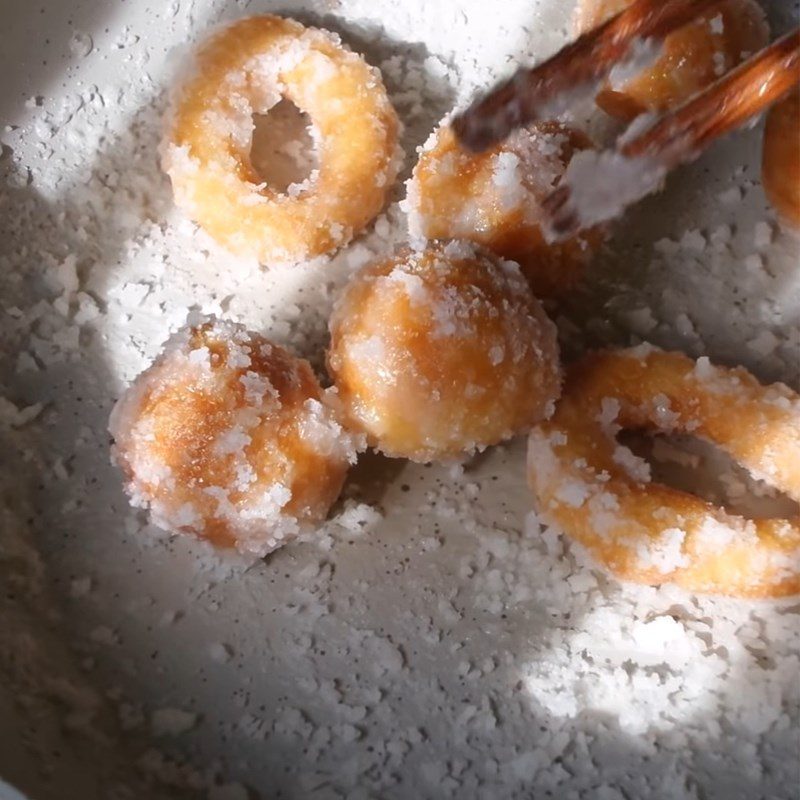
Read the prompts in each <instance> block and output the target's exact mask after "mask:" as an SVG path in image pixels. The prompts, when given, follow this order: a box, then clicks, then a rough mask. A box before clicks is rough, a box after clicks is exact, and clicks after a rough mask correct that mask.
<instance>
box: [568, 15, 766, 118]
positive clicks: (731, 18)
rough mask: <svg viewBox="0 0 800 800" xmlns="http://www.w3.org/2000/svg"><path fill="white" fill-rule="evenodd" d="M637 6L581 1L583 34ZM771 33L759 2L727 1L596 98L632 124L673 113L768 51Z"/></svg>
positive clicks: (612, 81)
mask: <svg viewBox="0 0 800 800" xmlns="http://www.w3.org/2000/svg"><path fill="white" fill-rule="evenodd" d="M632 3H633V0H580V3H579V5H578V12H577V15H576V27H577V29H578V32H579V33H583V32H585V31H588V30H591V29H592V28H595V27H597V26H598V25H600V24H601V23H602V22H605V21H606V20H607V19H609V18H610V17H612V16H614V15H615V14H618V13H619V12H620V11H622V10H623V9H625V8H627V7H628V6H630V5H631V4H632ZM768 41H769V28H768V26H767V22H766V18H765V16H764V12H763V11H762V10H761V7H760V6H759V5H758V3H757V2H756V1H755V0H727V2H725V3H724V4H723V5H720V6H717V7H715V8H712V9H711V10H710V11H708V12H706V13H705V14H701V15H700V16H698V18H697V19H696V20H695V21H693V22H691V23H690V24H688V25H685V26H684V27H683V28H680V29H679V30H677V31H674V32H673V33H671V34H670V35H669V36H667V37H666V39H665V40H664V46H663V50H662V52H661V54H660V55H659V56H658V58H657V60H656V61H655V63H653V64H650V65H649V66H647V67H645V68H644V69H642V70H639V71H634V74H633V76H632V75H631V72H632V70H631V69H630V68H628V67H625V66H621V67H620V69H619V70H618V71H617V73H616V74H615V73H614V72H612V74H611V78H610V80H609V83H608V85H607V86H606V87H605V88H603V89H602V90H601V91H600V93H599V94H598V95H597V104H598V105H599V106H600V107H601V108H602V109H603V110H604V111H606V112H607V113H609V114H611V115H612V116H614V117H618V118H620V119H624V120H631V119H633V118H634V117H637V116H638V115H639V114H642V113H644V112H646V111H653V112H662V111H666V110H667V109H670V108H674V107H675V106H678V105H680V104H681V103H683V102H685V101H686V100H688V99H689V98H690V97H691V96H692V95H694V94H697V92H700V91H702V90H703V89H705V88H707V87H708V86H710V85H711V84H712V83H714V81H716V80H717V79H718V78H719V77H720V76H721V75H724V74H725V73H726V72H728V71H729V70H731V69H732V68H733V67H735V66H736V65H737V64H740V63H741V62H742V61H744V60H745V59H746V58H747V56H749V55H752V54H753V53H755V52H757V51H758V50H761V49H762V48H763V47H766V45H767V42H768Z"/></svg>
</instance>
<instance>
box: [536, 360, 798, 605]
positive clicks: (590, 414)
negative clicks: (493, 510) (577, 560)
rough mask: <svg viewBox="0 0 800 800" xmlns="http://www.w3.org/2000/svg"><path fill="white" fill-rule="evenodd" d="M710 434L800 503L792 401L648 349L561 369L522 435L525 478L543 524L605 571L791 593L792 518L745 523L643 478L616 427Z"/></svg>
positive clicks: (794, 572)
mask: <svg viewBox="0 0 800 800" xmlns="http://www.w3.org/2000/svg"><path fill="white" fill-rule="evenodd" d="M620 426H621V427H623V428H640V429H641V428H643V429H648V430H651V431H660V432H686V433H690V434H692V435H694V436H697V437H699V438H702V439H705V440H707V441H710V442H712V443H714V444H716V445H717V446H719V447H720V448H721V449H722V450H724V451H725V452H727V453H728V454H729V455H730V456H731V457H733V458H734V459H735V460H736V461H738V462H739V463H740V464H742V465H743V466H744V467H746V468H747V469H748V470H749V471H750V472H751V474H752V475H753V476H754V477H757V478H760V479H764V480H766V481H768V482H769V483H770V484H772V485H773V486H774V487H775V488H777V489H779V490H780V491H782V492H784V493H785V494H786V495H788V496H789V497H791V498H792V499H793V500H798V501H800V397H799V396H798V395H797V394H795V393H794V392H793V391H791V390H790V389H789V388H787V387H786V386H784V385H783V384H773V385H771V386H763V385H761V384H760V383H759V382H758V381H757V380H756V379H755V378H754V377H753V376H752V375H751V374H750V373H748V372H747V371H746V370H744V369H742V368H738V369H725V368H722V367H713V366H711V365H710V363H709V362H708V359H700V360H698V361H697V363H695V362H693V361H692V360H691V359H689V358H687V357H686V356H684V355H682V354H679V353H666V352H663V351H660V350H657V349H655V348H651V347H649V346H646V345H645V346H641V347H639V348H635V349H632V350H626V351H625V350H624V351H618V352H599V353H595V354H592V355H590V356H588V357H586V358H585V359H583V360H582V361H581V362H579V363H577V364H575V365H574V366H573V367H572V368H571V369H570V370H569V372H568V377H567V381H566V386H565V392H564V395H563V397H562V400H561V401H560V403H559V405H558V407H557V409H556V413H555V415H554V416H553V418H552V419H551V420H549V421H547V422H543V423H540V424H539V425H538V426H537V427H536V428H535V429H534V431H533V433H532V434H531V437H530V443H529V451H528V480H529V482H530V485H531V488H532V489H533V492H534V495H535V497H536V501H537V505H538V507H539V509H540V511H541V512H542V513H543V515H544V517H545V519H546V520H549V521H552V522H553V523H555V524H557V525H558V526H560V527H561V528H563V530H564V531H565V533H566V534H567V535H568V536H570V537H571V538H573V539H575V540H577V541H578V542H580V543H581V544H582V545H584V546H585V547H586V548H587V549H588V550H589V551H590V552H591V553H592V554H593V555H594V557H595V558H596V559H597V560H598V561H599V562H600V563H601V564H602V565H604V566H605V567H606V568H607V569H608V570H609V571H610V572H612V573H613V574H614V575H616V576H617V577H618V578H621V579H623V580H629V581H634V582H637V583H646V584H660V583H665V582H672V583H676V584H678V585H680V586H683V587H684V588H686V589H689V590H691V591H696V592H710V593H715V594H722V595H729V596H738V597H780V596H786V595H792V594H797V593H798V592H800V517H798V518H792V519H755V520H747V519H744V518H743V517H739V516H736V515H733V514H730V513H728V512H726V511H725V510H724V509H722V508H720V507H718V506H716V505H714V504H712V503H709V502H706V501H704V500H702V499H700V498H698V497H696V496H695V495H691V494H688V493H686V492H682V491H679V490H677V489H674V488H671V487H669V486H665V485H662V484H659V483H651V482H650V480H649V469H647V467H648V466H649V465H647V464H646V462H643V461H642V460H640V459H638V458H637V457H636V456H634V455H633V453H631V451H630V450H628V449H627V448H624V447H622V446H621V445H619V444H618V443H617V442H616V441H615V434H616V432H617V431H618V430H619V427H620Z"/></svg>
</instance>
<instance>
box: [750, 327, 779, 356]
mask: <svg viewBox="0 0 800 800" xmlns="http://www.w3.org/2000/svg"><path fill="white" fill-rule="evenodd" d="M780 343H781V340H780V339H778V337H777V336H775V334H774V333H772V332H771V331H768V330H763V331H761V332H760V333H759V334H758V336H756V337H755V339H751V340H750V341H749V342H748V343H747V347H748V349H749V350H751V351H752V352H753V353H755V354H756V355H757V356H760V357H761V358H766V357H767V356H769V355H772V354H773V353H774V352H775V350H777V348H778V346H779V345H780Z"/></svg>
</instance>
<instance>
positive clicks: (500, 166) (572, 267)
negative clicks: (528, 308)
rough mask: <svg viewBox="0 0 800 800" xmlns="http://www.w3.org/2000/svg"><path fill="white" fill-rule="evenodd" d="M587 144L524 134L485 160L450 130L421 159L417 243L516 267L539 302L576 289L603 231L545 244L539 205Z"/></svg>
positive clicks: (438, 134)
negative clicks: (473, 252)
mask: <svg viewBox="0 0 800 800" xmlns="http://www.w3.org/2000/svg"><path fill="white" fill-rule="evenodd" d="M591 146H592V145H591V142H590V141H589V139H588V137H586V136H585V135H584V134H583V133H580V132H579V131H577V130H574V129H571V128H567V127H566V126H564V125H561V124H559V123H556V122H549V123H544V124H540V125H533V126H531V127H530V128H527V129H520V130H517V131H515V132H514V133H513V134H511V136H509V137H508V138H507V139H506V140H505V141H504V142H503V143H502V144H499V145H495V146H494V147H492V148H490V149H489V150H487V151H486V152H483V153H471V152H469V151H467V150H464V149H463V148H462V147H461V146H460V145H459V144H458V141H457V140H456V137H455V135H454V133H453V131H452V129H451V128H450V126H449V125H447V124H443V125H442V126H441V127H439V128H438V129H437V130H436V131H434V133H433V134H432V136H431V137H430V139H429V140H428V142H427V143H426V144H425V145H424V147H423V148H422V150H421V152H420V156H419V161H418V162H417V165H416V166H415V167H414V173H413V175H412V177H411V179H410V180H409V181H408V184H407V197H406V200H405V201H404V207H405V208H406V210H407V211H408V215H409V230H410V232H411V235H412V237H414V238H418V239H465V240H468V241H471V242H474V243H476V244H479V245H482V246H484V247H486V248H488V249H489V250H491V251H492V252H494V253H496V254H497V255H499V256H501V257H502V258H506V259H510V260H512V261H516V262H517V263H518V264H519V265H520V268H521V269H522V272H523V274H524V275H525V277H526V278H527V279H528V281H529V282H530V284H531V288H532V289H533V291H534V294H536V296H537V297H546V296H554V295H558V294H560V293H563V292H564V291H566V290H568V289H570V288H571V287H573V286H574V285H575V284H576V283H577V282H578V280H579V279H580V278H581V276H582V275H583V272H584V269H585V267H586V265H587V264H588V263H589V261H591V259H592V256H593V255H594V253H595V251H596V250H597V248H598V247H599V246H600V244H601V243H602V241H603V232H602V229H600V228H594V229H591V230H588V231H582V232H581V233H579V234H578V235H577V236H575V237H573V238H572V239H569V240H567V241H566V242H561V243H558V244H552V245H550V244H547V242H545V240H544V236H543V234H542V230H541V227H540V222H541V215H542V210H541V206H540V204H541V202H542V201H543V200H544V199H545V197H547V195H548V194H550V192H551V191H552V190H553V187H554V186H556V185H557V184H558V182H559V180H560V179H561V176H562V175H563V174H564V171H565V169H566V167H567V165H568V163H569V161H570V160H571V158H572V156H573V155H574V153H575V152H577V151H579V150H585V149H587V148H589V147H591Z"/></svg>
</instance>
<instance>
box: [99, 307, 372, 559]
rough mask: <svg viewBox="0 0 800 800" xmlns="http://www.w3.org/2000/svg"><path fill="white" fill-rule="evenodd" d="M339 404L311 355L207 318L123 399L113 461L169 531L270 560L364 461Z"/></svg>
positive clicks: (170, 346)
mask: <svg viewBox="0 0 800 800" xmlns="http://www.w3.org/2000/svg"><path fill="white" fill-rule="evenodd" d="M334 402H335V400H334V399H333V398H332V397H331V396H330V394H329V393H328V394H326V393H325V392H323V390H322V389H321V388H320V386H319V383H318V382H317V380H316V378H315V377H314V374H313V372H312V370H311V367H310V366H309V365H308V363H307V362H305V361H302V360H300V359H298V358H295V357H294V356H292V355H291V354H290V353H289V352H288V351H286V350H284V349H283V348H282V347H279V346H278V345H275V344H271V343H270V342H269V341H267V340H266V339H264V338H263V337H261V336H259V335H258V334H255V333H252V332H250V331H248V330H246V329H245V328H244V327H242V326H240V325H237V324H234V323H230V322H225V321H221V320H217V319H215V318H206V319H205V320H202V321H200V322H198V323H196V324H193V325H192V326H191V327H188V328H185V329H184V330H181V331H180V332H178V333H177V334H175V335H174V336H173V337H172V338H171V339H170V340H169V341H168V342H167V345H166V347H165V349H164V352H163V353H162V354H161V355H160V356H159V357H158V359H157V360H156V361H155V363H154V364H153V365H152V366H151V367H149V368H148V369H147V370H145V372H143V373H142V374H141V375H140V376H139V377H138V378H137V379H136V380H135V381H134V383H133V384H132V385H131V387H130V388H129V389H128V391H127V392H126V393H125V394H124V395H123V397H122V398H120V400H119V401H118V403H117V405H116V406H115V408H114V410H113V412H112V414H111V420H110V422H109V430H110V432H111V434H112V436H113V437H114V446H113V449H112V454H113V459H114V461H115V462H116V464H117V465H118V466H119V467H120V468H121V469H122V471H123V472H124V473H125V477H126V488H127V491H128V494H129V495H130V497H131V503H132V504H133V505H135V506H138V507H141V508H146V509H148V510H149V513H150V516H151V518H152V519H153V521H154V522H155V523H156V524H157V525H159V526H160V527H162V528H164V529H166V530H168V531H172V532H186V533H193V534H195V535H196V536H200V537H203V538H206V539H209V540H210V541H211V542H213V543H214V544H219V545H223V546H235V547H236V548H237V549H239V550H240V551H242V552H246V553H250V554H254V555H258V556H261V555H264V554H266V553H268V552H270V551H271V550H274V549H275V548H276V547H279V546H280V545H281V544H284V543H285V542H286V541H287V540H288V539H290V538H292V537H294V536H296V535H297V534H298V533H299V532H300V531H301V530H302V529H303V528H304V527H308V526H309V525H312V524H314V523H318V522H320V521H321V520H323V519H324V518H325V516H326V515H327V513H328V509H329V508H330V506H331V504H332V503H333V502H334V500H335V499H336V497H337V496H338V494H339V491H340V489H341V486H342V483H343V482H344V477H345V474H346V472H347V469H348V467H349V465H350V464H351V463H353V462H354V461H355V459H356V451H357V448H358V443H359V442H358V437H353V436H351V435H350V434H349V433H347V432H346V431H345V430H344V429H343V428H342V426H341V424H340V423H339V421H338V418H337V413H336V412H335V410H334V408H333V404H334Z"/></svg>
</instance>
